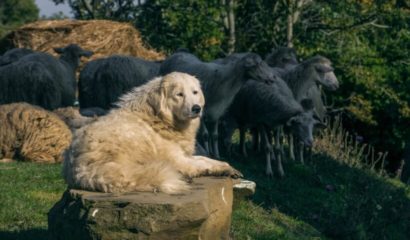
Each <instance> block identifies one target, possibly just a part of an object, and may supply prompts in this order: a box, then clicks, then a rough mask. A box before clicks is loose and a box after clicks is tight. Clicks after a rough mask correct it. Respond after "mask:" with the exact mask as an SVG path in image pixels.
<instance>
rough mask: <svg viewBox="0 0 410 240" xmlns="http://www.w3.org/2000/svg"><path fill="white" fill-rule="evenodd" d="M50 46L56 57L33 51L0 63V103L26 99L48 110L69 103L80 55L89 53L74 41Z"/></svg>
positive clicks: (73, 95) (70, 102)
mask: <svg viewBox="0 0 410 240" xmlns="http://www.w3.org/2000/svg"><path fill="white" fill-rule="evenodd" d="M54 50H55V51H56V52H57V53H59V54H60V58H59V59H57V58H55V57H53V56H51V55H50V54H47V53H39V52H36V53H31V54H28V55H25V56H23V57H22V58H20V59H19V60H18V61H15V62H12V63H11V64H8V65H4V66H2V67H0V104H7V103H12V102H28V103H30V104H34V105H38V106H41V107H43V108H45V109H48V110H53V109H56V108H59V107H67V106H72V105H73V104H74V101H75V91H76V78H75V70H76V69H77V67H78V65H79V61H80V57H81V56H86V57H89V56H91V55H92V52H90V51H86V50H83V49H82V48H80V47H79V46H78V45H75V44H70V45H68V46H67V47H64V48H55V49H54Z"/></svg>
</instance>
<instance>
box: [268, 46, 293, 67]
mask: <svg viewBox="0 0 410 240" xmlns="http://www.w3.org/2000/svg"><path fill="white" fill-rule="evenodd" d="M265 61H266V63H267V64H268V65H269V66H271V67H279V68H285V69H286V68H289V67H292V66H294V65H296V64H298V60H297V56H296V51H295V49H293V48H288V47H279V48H277V49H272V51H271V53H269V54H268V55H267V56H266V58H265Z"/></svg>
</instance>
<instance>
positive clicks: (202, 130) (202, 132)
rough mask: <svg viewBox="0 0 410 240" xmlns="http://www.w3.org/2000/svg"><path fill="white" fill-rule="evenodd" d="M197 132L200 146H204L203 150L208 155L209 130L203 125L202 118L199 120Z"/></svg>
mask: <svg viewBox="0 0 410 240" xmlns="http://www.w3.org/2000/svg"><path fill="white" fill-rule="evenodd" d="M199 134H200V136H201V140H202V146H203V147H204V148H205V151H206V152H207V153H208V155H210V154H211V152H210V149H209V132H208V129H207V128H206V126H205V122H204V120H201V124H200V126H199Z"/></svg>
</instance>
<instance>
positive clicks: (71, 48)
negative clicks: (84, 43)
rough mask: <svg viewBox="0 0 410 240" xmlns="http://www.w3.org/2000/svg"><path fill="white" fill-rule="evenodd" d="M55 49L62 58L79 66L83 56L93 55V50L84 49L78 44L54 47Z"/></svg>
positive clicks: (74, 65) (75, 66)
mask: <svg viewBox="0 0 410 240" xmlns="http://www.w3.org/2000/svg"><path fill="white" fill-rule="evenodd" d="M54 51H55V52H56V53H58V54H60V58H61V59H63V60H64V61H66V62H68V63H70V64H72V65H73V67H74V68H77V67H78V65H79V64H80V58H81V57H91V56H92V55H93V54H94V53H93V52H92V51H88V50H84V49H82V48H81V47H80V46H78V45H77V44H70V45H68V46H66V47H63V48H54Z"/></svg>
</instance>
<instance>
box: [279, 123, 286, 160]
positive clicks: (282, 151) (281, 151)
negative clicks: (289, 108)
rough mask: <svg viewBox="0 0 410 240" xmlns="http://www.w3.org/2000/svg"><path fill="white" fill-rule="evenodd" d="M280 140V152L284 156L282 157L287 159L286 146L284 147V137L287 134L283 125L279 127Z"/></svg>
mask: <svg viewBox="0 0 410 240" xmlns="http://www.w3.org/2000/svg"><path fill="white" fill-rule="evenodd" d="M278 131H279V141H280V154H281V156H282V159H285V150H284V148H283V142H284V137H283V135H284V134H285V133H284V132H283V127H282V126H281V127H279V130H278Z"/></svg>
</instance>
